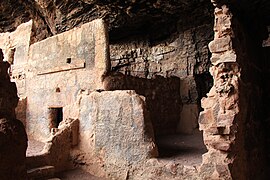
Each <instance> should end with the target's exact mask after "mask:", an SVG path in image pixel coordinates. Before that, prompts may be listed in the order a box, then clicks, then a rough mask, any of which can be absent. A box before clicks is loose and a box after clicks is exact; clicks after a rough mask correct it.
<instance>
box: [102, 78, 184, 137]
mask: <svg viewBox="0 0 270 180" xmlns="http://www.w3.org/2000/svg"><path fill="white" fill-rule="evenodd" d="M104 82H105V83H104V84H105V90H108V91H112V90H135V91H136V93H137V94H139V95H142V96H144V97H145V98H146V105H147V109H148V110H149V114H150V118H151V121H152V124H153V128H154V131H155V136H158V135H164V134H174V133H176V130H177V124H178V122H179V120H180V112H181V109H182V102H181V97H180V78H178V77H169V78H164V77H161V76H156V77H155V78H153V79H146V78H138V77H133V76H128V75H123V74H121V73H112V74H110V76H108V77H106V78H105V80H104Z"/></svg>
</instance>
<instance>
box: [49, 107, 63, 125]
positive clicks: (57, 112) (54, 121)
mask: <svg viewBox="0 0 270 180" xmlns="http://www.w3.org/2000/svg"><path fill="white" fill-rule="evenodd" d="M62 120H63V108H62V107H53V108H49V122H50V128H58V126H59V124H60V122H61V121H62Z"/></svg>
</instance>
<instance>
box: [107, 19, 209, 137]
mask: <svg viewBox="0 0 270 180" xmlns="http://www.w3.org/2000/svg"><path fill="white" fill-rule="evenodd" d="M204 16H206V15H204ZM205 18H206V19H208V20H209V22H208V23H204V24H202V23H201V24H200V23H199V22H196V20H195V19H194V17H193V19H192V18H188V19H189V20H190V21H189V22H194V24H193V25H190V24H192V23H189V24H188V23H183V21H181V20H179V22H177V23H176V26H177V27H178V30H177V32H175V33H173V34H171V36H170V37H168V38H166V40H163V41H153V40H151V39H149V38H148V37H147V35H145V36H143V35H142V36H135V37H130V38H126V39H121V40H118V41H111V42H110V59H111V64H112V71H113V72H114V73H113V74H111V76H112V77H110V79H108V80H107V82H108V84H107V88H108V89H113V90H114V89H135V90H136V92H137V93H138V94H141V95H144V96H145V97H146V101H147V106H148V109H149V111H150V117H151V119H152V122H153V126H154V129H155V134H156V135H159V134H167V133H175V132H181V133H192V132H193V130H194V129H195V128H197V127H198V126H197V119H198V112H199V107H200V105H198V102H200V101H199V99H201V97H202V96H205V94H206V92H208V90H209V88H210V87H211V85H212V78H211V76H210V75H209V74H208V69H209V66H210V60H209V59H210V53H209V50H208V43H209V42H210V41H211V40H212V38H213V31H212V29H213V28H212V26H213V25H212V18H211V16H206V17H205ZM157 31H159V30H158V29H157Z"/></svg>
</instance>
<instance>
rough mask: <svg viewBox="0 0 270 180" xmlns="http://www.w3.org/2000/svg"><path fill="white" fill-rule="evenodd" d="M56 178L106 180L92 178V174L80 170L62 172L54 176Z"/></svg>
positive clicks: (64, 179) (65, 179)
mask: <svg viewBox="0 0 270 180" xmlns="http://www.w3.org/2000/svg"><path fill="white" fill-rule="evenodd" d="M56 177H57V178H59V179H61V180H106V179H105V178H99V177H96V176H93V175H92V174H90V173H88V172H85V171H83V170H81V169H74V170H69V171H64V172H61V173H59V174H56Z"/></svg>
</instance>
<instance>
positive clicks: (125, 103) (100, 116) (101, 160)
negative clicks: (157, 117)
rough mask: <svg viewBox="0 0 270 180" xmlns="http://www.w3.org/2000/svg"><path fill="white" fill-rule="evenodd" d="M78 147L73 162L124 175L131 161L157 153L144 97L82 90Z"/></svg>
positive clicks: (140, 160) (110, 173)
mask: <svg viewBox="0 0 270 180" xmlns="http://www.w3.org/2000/svg"><path fill="white" fill-rule="evenodd" d="M79 108H80V114H79V119H81V120H83V121H81V122H80V123H81V124H80V134H79V139H80V140H79V145H78V148H77V149H78V150H80V151H76V150H74V151H73V152H72V159H73V162H74V164H75V165H82V164H83V165H84V166H83V168H85V169H87V170H88V171H90V172H92V173H94V174H96V175H99V176H101V175H102V176H104V174H106V175H109V176H111V177H114V178H117V179H125V178H126V176H127V173H128V170H129V169H130V168H131V166H133V165H138V163H142V162H144V161H145V160H146V159H149V158H153V157H156V156H157V147H156V145H155V143H154V135H153V132H152V124H151V121H150V119H149V116H148V112H147V110H146V108H145V101H144V97H141V96H139V95H138V94H136V93H135V91H102V92H92V93H89V94H87V93H84V94H82V95H81V98H80V102H79Z"/></svg>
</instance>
